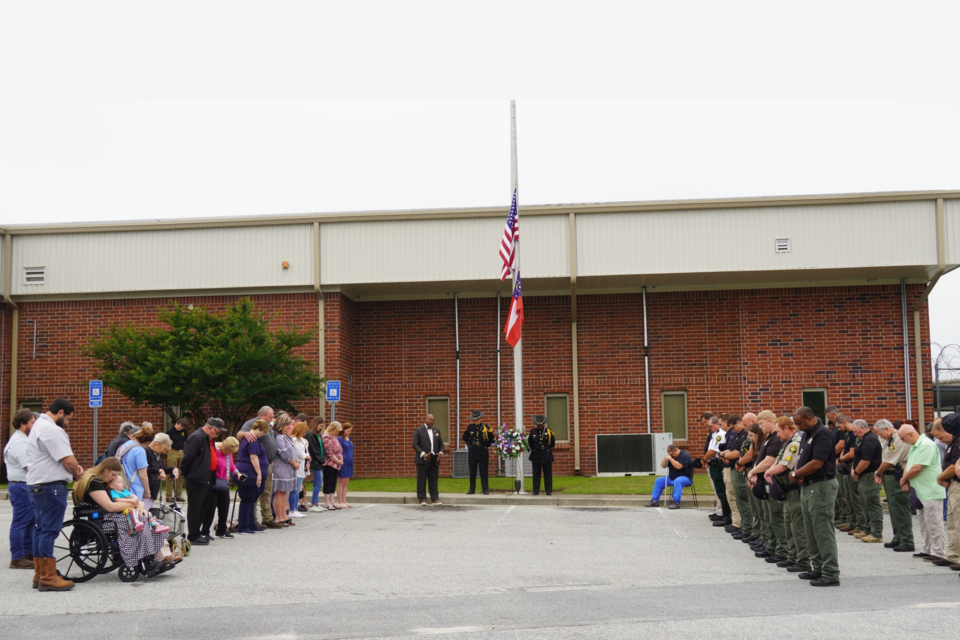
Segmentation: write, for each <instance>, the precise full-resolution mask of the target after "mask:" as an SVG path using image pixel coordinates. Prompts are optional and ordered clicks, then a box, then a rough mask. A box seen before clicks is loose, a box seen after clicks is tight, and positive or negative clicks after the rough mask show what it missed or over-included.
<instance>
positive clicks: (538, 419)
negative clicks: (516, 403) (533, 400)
mask: <svg viewBox="0 0 960 640" xmlns="http://www.w3.org/2000/svg"><path fill="white" fill-rule="evenodd" d="M533 424H535V425H537V426H538V427H542V426H543V425H545V424H547V416H545V415H543V414H542V413H538V414H537V415H535V416H533Z"/></svg>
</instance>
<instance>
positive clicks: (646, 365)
mask: <svg viewBox="0 0 960 640" xmlns="http://www.w3.org/2000/svg"><path fill="white" fill-rule="evenodd" d="M643 385H644V387H645V388H646V395H647V433H650V340H649V336H648V335H647V288H646V287H644V288H643Z"/></svg>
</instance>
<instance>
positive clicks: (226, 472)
mask: <svg viewBox="0 0 960 640" xmlns="http://www.w3.org/2000/svg"><path fill="white" fill-rule="evenodd" d="M214 446H215V447H216V449H217V470H216V471H215V472H214V475H215V477H216V481H215V482H214V485H213V504H212V505H211V507H210V511H209V512H208V513H207V517H206V520H205V521H204V523H203V527H201V529H200V533H201V535H205V536H209V535H210V527H211V525H213V510H214V508H216V510H217V528H216V529H215V530H214V535H215V536H217V537H218V538H226V539H230V538H233V534H231V533H230V529H229V527H228V526H227V525H228V524H229V523H228V522H227V517H228V516H229V509H230V481H231V480H236V479H237V478H238V477H239V475H240V472H239V471H237V465H236V464H234V462H233V456H234V454H236V453H237V452H238V451H239V450H240V441H239V440H237V439H236V438H227V439H225V440H224V441H223V442H217V443H216V444H215V445H214Z"/></svg>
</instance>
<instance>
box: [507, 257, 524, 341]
mask: <svg viewBox="0 0 960 640" xmlns="http://www.w3.org/2000/svg"><path fill="white" fill-rule="evenodd" d="M522 329H523V294H522V293H521V291H520V272H519V271H517V286H516V287H514V289H513V300H512V301H511V302H510V313H508V314H507V326H506V328H505V329H504V330H503V332H504V333H505V334H507V342H509V343H510V346H511V347H516V346H517V343H518V342H520V333H521V331H522Z"/></svg>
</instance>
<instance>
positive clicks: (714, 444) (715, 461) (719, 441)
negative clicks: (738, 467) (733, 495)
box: [703, 416, 732, 527]
mask: <svg viewBox="0 0 960 640" xmlns="http://www.w3.org/2000/svg"><path fill="white" fill-rule="evenodd" d="M714 421H716V422H714ZM710 430H711V431H712V432H713V434H712V438H711V439H710V444H709V445H708V446H707V453H706V454H704V456H703V462H704V464H706V465H707V472H708V475H709V476H710V481H711V482H712V484H713V492H714V494H715V495H716V496H717V500H719V501H720V515H719V516H717V515H715V514H710V519H711V520H713V526H715V527H725V526H729V525H730V524H731V523H732V520H731V518H730V502H729V501H728V500H727V486H726V483H725V482H724V480H723V467H722V465H721V463H720V458H719V453H720V447H721V446H723V445H724V444H725V443H726V441H727V432H726V431H724V430H723V428H722V426H721V424H720V418H718V417H717V416H713V417H711V418H710Z"/></svg>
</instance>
